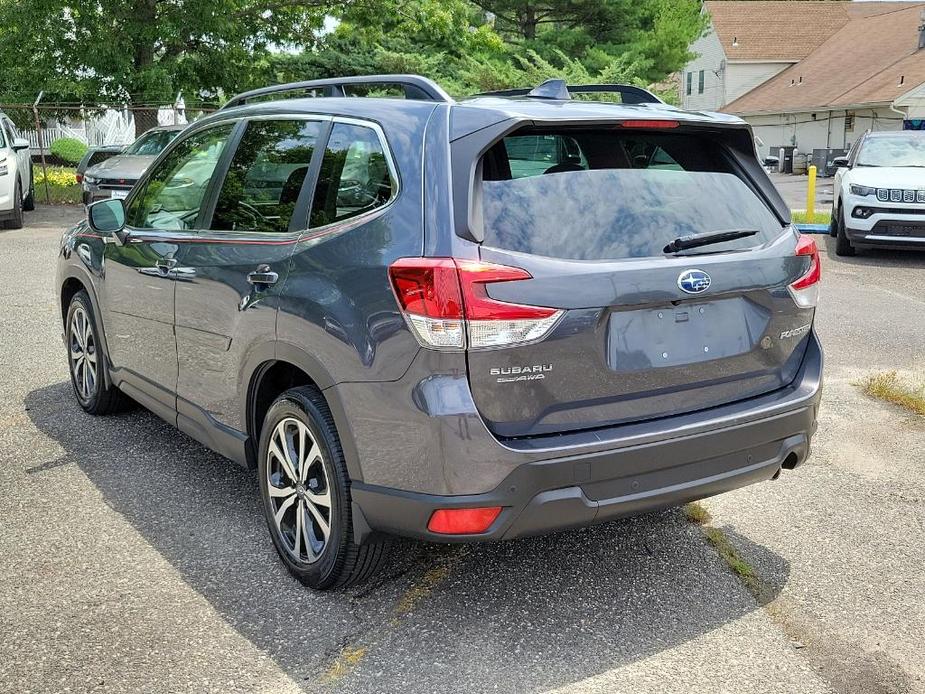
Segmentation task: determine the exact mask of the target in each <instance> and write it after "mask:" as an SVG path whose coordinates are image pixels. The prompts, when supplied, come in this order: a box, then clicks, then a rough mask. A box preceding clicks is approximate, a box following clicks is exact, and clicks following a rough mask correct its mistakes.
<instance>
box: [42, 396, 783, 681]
mask: <svg viewBox="0 0 925 694" xmlns="http://www.w3.org/2000/svg"><path fill="white" fill-rule="evenodd" d="M26 407H27V408H28V414H29V417H30V418H31V420H32V422H33V423H34V424H35V426H36V427H37V428H38V429H39V430H40V431H41V432H42V433H43V434H45V435H46V436H48V437H50V438H51V439H53V440H55V441H57V442H58V443H59V444H60V445H61V446H62V447H63V449H64V451H65V452H64V454H63V455H62V456H61V457H59V458H58V459H56V460H46V461H38V462H37V463H36V465H34V466H33V467H32V468H30V469H29V470H28V471H27V472H29V473H30V474H34V475H42V474H45V473H46V472H47V471H48V470H49V469H52V468H54V467H57V466H61V465H76V466H77V467H79V469H80V470H81V471H82V472H83V473H84V474H85V475H86V477H87V478H88V479H89V480H90V481H91V482H92V483H93V484H94V485H95V487H96V488H97V489H98V490H99V491H100V492H101V493H102V495H103V496H104V498H105V501H106V503H107V504H108V505H109V506H110V507H111V508H112V509H113V510H114V511H116V512H117V513H118V514H120V515H121V516H122V517H123V518H125V519H126V520H127V521H128V523H129V524H130V525H131V526H132V528H134V530H135V531H137V532H138V533H140V534H141V536H142V537H143V538H144V540H145V541H146V542H147V543H149V544H150V545H151V546H152V547H153V548H154V549H155V550H157V552H158V553H159V554H160V555H161V556H162V557H163V558H164V559H165V560H166V561H167V562H169V563H170V564H171V565H172V566H173V567H174V568H175V569H176V571H177V572H178V573H179V574H180V576H181V577H182V579H183V581H185V582H186V583H187V584H188V585H189V586H191V587H192V588H193V589H194V590H196V591H197V592H198V593H199V594H200V595H202V596H203V597H204V598H205V599H206V600H207V601H208V602H209V603H210V604H211V605H212V606H213V607H214V608H215V609H216V610H217V611H218V612H219V613H220V614H221V616H222V618H223V619H224V620H225V621H226V622H227V623H228V624H230V625H231V626H232V627H233V628H234V629H235V630H236V631H237V632H238V633H240V634H241V635H243V636H244V637H245V638H246V639H248V640H249V641H250V642H251V643H253V644H254V645H255V646H256V647H257V648H258V649H260V650H261V651H263V652H265V653H267V654H269V656H270V657H272V658H273V659H274V661H275V662H276V663H277V664H278V665H279V666H280V668H281V669H282V670H283V671H285V672H286V673H287V674H288V675H289V676H290V677H291V678H292V679H293V680H294V681H295V682H297V683H298V684H299V685H300V686H302V687H303V688H306V689H316V688H323V689H328V688H343V689H347V690H350V691H382V690H383V689H390V690H399V689H401V690H405V691H445V690H454V689H459V688H462V689H464V690H469V691H484V690H487V689H489V688H492V689H493V688H496V687H498V686H499V685H500V688H501V689H504V690H508V691H509V690H520V691H524V690H537V689H549V688H554V687H559V686H566V685H569V684H571V683H574V682H577V681H579V680H582V679H585V678H588V677H592V676H594V675H597V674H600V673H603V672H606V671H608V670H612V669H614V668H618V667H620V666H621V665H625V664H628V663H632V662H634V661H637V660H639V659H642V658H645V657H647V656H651V655H653V654H655V653H659V652H661V651H663V650H666V649H669V648H672V647H675V646H678V645H680V644H683V643H685V642H687V641H689V640H691V639H694V638H696V637H699V636H702V635H704V634H707V633H709V632H711V631H713V630H716V629H718V628H720V627H722V626H723V625H726V624H728V623H730V622H734V621H736V620H738V619H739V618H741V617H743V616H745V615H747V614H749V613H750V612H753V611H755V610H756V609H758V605H757V603H756V602H755V599H754V598H753V597H752V595H751V594H749V593H748V592H747V591H746V590H745V589H744V588H743V587H742V585H741V584H740V583H739V581H738V580H737V579H736V578H735V576H733V574H732V573H731V572H730V571H729V570H728V569H727V567H726V566H725V564H723V562H722V561H721V560H720V558H719V556H718V555H717V554H716V552H715V551H714V550H713V549H712V548H711V547H710V546H709V545H708V544H707V543H706V542H705V541H704V539H703V536H702V533H701V531H700V529H699V528H698V527H696V526H694V525H691V524H690V523H688V522H687V520H686V519H685V518H684V516H683V514H682V513H680V512H679V511H678V510H669V511H664V512H658V513H652V514H648V515H645V516H640V517H636V518H630V519H625V520H620V521H614V522H610V523H607V524H604V525H599V526H595V527H591V528H585V529H582V530H577V531H571V532H563V533H559V534H556V535H551V536H546V537H539V538H530V539H523V540H516V541H511V542H505V543H493V544H481V545H452V546H444V545H427V544H420V543H410V542H400V543H398V545H397V549H398V551H397V552H396V553H395V558H394V559H393V561H392V562H391V564H390V566H389V567H387V570H386V572H385V573H384V574H383V575H382V577H380V578H378V579H376V580H374V581H373V582H372V583H367V584H364V585H362V586H359V587H356V588H354V589H352V590H350V591H347V592H342V593H324V594H321V593H316V592H313V591H311V590H309V589H307V588H304V587H302V586H301V585H300V584H298V583H297V582H296V581H295V580H293V579H292V578H290V577H289V575H288V574H287V573H286V572H285V570H284V569H283V568H282V566H281V564H280V562H279V561H277V559H276V556H275V554H274V552H273V549H272V545H271V543H270V540H269V536H268V535H267V531H266V528H265V524H264V519H263V516H262V514H261V512H260V510H259V507H258V503H257V498H258V497H257V494H258V490H257V480H256V475H255V474H254V473H253V472H249V471H247V470H243V469H241V468H239V467H237V466H236V465H234V464H233V463H230V462H228V461H226V460H224V459H222V458H221V457H219V456H217V455H216V454H214V453H211V452H210V451H208V450H206V449H205V448H204V447H202V446H200V445H199V444H198V443H196V442H194V441H193V440H191V439H190V438H188V437H187V436H185V435H184V434H182V433H180V432H178V431H177V430H175V429H174V428H172V427H171V426H169V425H167V424H165V423H163V422H161V420H159V419H158V418H157V417H155V416H154V415H152V414H150V413H148V412H146V411H144V410H141V409H138V410H135V411H132V412H128V413H125V414H121V415H117V416H112V417H105V418H94V417H90V416H87V415H83V414H82V413H81V412H79V409H78V406H77V404H76V402H75V401H74V399H73V397H72V394H71V389H70V385H69V384H68V383H66V382H62V383H58V384H55V385H51V386H47V387H44V388H41V389H38V390H35V391H32V392H31V393H29V395H28V396H27V398H26ZM75 415H76V420H77V421H78V422H79V426H77V427H75V426H74V421H75ZM748 552H749V556H750V557H752V559H753V560H754V561H756V563H757V564H758V565H760V566H762V567H770V570H769V574H771V575H773V576H774V580H773V581H771V582H770V583H769V585H770V586H771V592H772V594H771V595H770V596H768V597H769V599H770V598H773V596H774V595H775V594H776V593H777V592H779V591H780V587H781V586H782V585H783V584H784V582H785V581H786V579H787V576H788V574H789V565H788V564H787V563H786V562H785V561H784V560H783V559H782V558H781V557H779V556H777V555H776V554H773V553H771V552H769V551H768V550H767V549H765V548H763V547H760V546H758V545H750V546H749V548H748ZM756 648H757V646H756ZM346 649H352V651H351V652H353V653H360V654H362V657H359V656H358V657H355V658H353V659H352V660H351V661H350V664H349V666H345V667H341V664H339V663H338V662H337V661H338V659H339V658H340V654H342V653H343V652H344V651H345V650H346ZM385 683H388V684H387V685H386V684H385ZM463 683H465V684H463Z"/></svg>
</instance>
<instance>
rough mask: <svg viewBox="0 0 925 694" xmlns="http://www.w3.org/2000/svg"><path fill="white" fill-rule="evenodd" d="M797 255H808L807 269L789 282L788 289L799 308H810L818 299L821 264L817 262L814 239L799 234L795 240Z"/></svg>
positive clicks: (817, 250)
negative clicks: (791, 282) (795, 279)
mask: <svg viewBox="0 0 925 694" xmlns="http://www.w3.org/2000/svg"><path fill="white" fill-rule="evenodd" d="M796 255H797V256H809V269H808V270H807V271H806V272H805V273H804V274H803V275H802V276H801V277H800V279H798V280H797V281H796V282H794V283H793V284H791V285H790V286H789V287H788V289H789V290H790V296H792V297H793V301H794V302H795V303H796V305H797V306H799V307H800V308H812V307H813V306H815V305H816V302H817V301H818V300H819V281H820V280H821V279H822V266H821V265H820V263H819V249H818V248H817V247H816V241H815V240H814V239H813V238H812V237H810V236H806V235H805V234H801V235H800V238H799V240H798V241H797V248H796Z"/></svg>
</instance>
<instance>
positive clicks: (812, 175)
mask: <svg viewBox="0 0 925 694" xmlns="http://www.w3.org/2000/svg"><path fill="white" fill-rule="evenodd" d="M808 173H809V181H808V182H807V184H806V223H807V224H812V223H813V222H814V221H816V167H815V166H810V167H809V171H808Z"/></svg>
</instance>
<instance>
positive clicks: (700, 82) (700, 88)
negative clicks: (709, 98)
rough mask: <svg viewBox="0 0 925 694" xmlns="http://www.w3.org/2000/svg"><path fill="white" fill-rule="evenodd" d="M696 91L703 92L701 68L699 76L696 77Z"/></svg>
mask: <svg viewBox="0 0 925 694" xmlns="http://www.w3.org/2000/svg"><path fill="white" fill-rule="evenodd" d="M697 93H698V94H703V70H701V71H700V76H699V77H698V78H697Z"/></svg>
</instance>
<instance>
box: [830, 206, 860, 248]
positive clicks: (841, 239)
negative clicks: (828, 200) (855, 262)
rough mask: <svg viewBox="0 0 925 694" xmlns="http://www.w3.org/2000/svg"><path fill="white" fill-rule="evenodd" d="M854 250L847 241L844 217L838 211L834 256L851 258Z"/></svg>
mask: <svg viewBox="0 0 925 694" xmlns="http://www.w3.org/2000/svg"><path fill="white" fill-rule="evenodd" d="M855 252H856V251H855V248H854V246H852V245H851V241H849V240H848V234H847V233H845V215H844V214H843V213H842V211H841V210H840V209H839V211H838V229H837V231H836V232H835V255H840V256H852V255H854V254H855Z"/></svg>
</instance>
